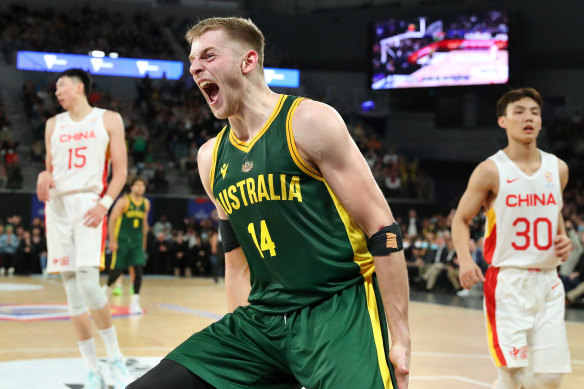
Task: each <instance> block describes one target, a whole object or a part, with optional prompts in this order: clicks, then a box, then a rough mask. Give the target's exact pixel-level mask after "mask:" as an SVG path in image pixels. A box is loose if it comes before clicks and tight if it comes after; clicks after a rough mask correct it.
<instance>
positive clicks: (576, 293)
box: [561, 233, 584, 306]
mask: <svg viewBox="0 0 584 389" xmlns="http://www.w3.org/2000/svg"><path fill="white" fill-rule="evenodd" d="M583 234H584V233H583ZM561 278H562V281H563V282H564V288H565V289H566V306H572V305H575V304H576V303H577V302H578V300H579V299H581V298H582V296H584V254H582V255H580V258H579V260H578V263H577V264H576V267H575V269H574V271H573V272H572V273H570V275H569V276H567V277H564V276H562V277H561Z"/></svg>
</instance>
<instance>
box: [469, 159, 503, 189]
mask: <svg viewBox="0 0 584 389" xmlns="http://www.w3.org/2000/svg"><path fill="white" fill-rule="evenodd" d="M468 186H469V188H472V189H474V190H478V191H480V192H483V193H484V194H485V195H487V196H489V197H491V196H496V195H497V193H498V192H499V170H498V169H497V165H496V164H495V162H494V161H493V160H492V159H486V160H484V161H482V162H481V163H479V164H478V165H477V167H476V168H475V169H474V171H473V172H472V175H471V176H470V179H469V183H468Z"/></svg>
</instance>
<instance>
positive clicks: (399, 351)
mask: <svg viewBox="0 0 584 389" xmlns="http://www.w3.org/2000/svg"><path fill="white" fill-rule="evenodd" d="M389 361H390V362H391V364H392V365H393V368H394V372H395V379H396V382H397V387H398V389H408V385H409V380H410V352H409V348H408V347H407V346H404V345H402V344H399V343H393V344H392V345H391V348H390V349H389Z"/></svg>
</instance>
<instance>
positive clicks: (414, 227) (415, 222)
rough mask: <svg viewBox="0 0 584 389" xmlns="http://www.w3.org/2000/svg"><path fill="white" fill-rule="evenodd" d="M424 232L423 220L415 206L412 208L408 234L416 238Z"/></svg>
mask: <svg viewBox="0 0 584 389" xmlns="http://www.w3.org/2000/svg"><path fill="white" fill-rule="evenodd" d="M421 233H422V221H421V220H420V219H419V218H418V215H417V212H416V210H415V209H414V208H410V211H409V218H408V224H407V232H406V235H407V236H409V237H410V238H414V237H416V236H418V235H419V234H421Z"/></svg>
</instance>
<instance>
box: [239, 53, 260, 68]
mask: <svg viewBox="0 0 584 389" xmlns="http://www.w3.org/2000/svg"><path fill="white" fill-rule="evenodd" d="M258 57H259V56H258V53H257V52H256V51H255V50H249V51H248V52H247V53H245V56H244V57H243V61H242V62H241V72H242V73H243V74H247V73H249V72H251V71H252V70H253V69H254V68H255V67H256V65H257V63H258Z"/></svg>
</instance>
